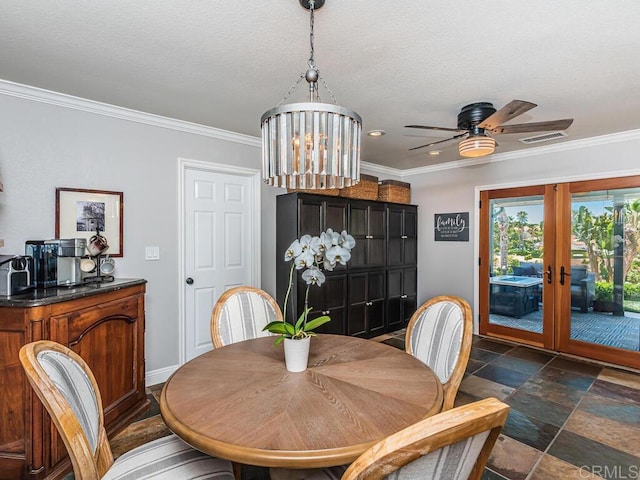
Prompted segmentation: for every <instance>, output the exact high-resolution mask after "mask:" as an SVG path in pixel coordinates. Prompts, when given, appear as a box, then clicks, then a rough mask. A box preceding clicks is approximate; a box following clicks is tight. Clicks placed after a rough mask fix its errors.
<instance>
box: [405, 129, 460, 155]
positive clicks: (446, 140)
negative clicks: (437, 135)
mask: <svg viewBox="0 0 640 480" xmlns="http://www.w3.org/2000/svg"><path fill="white" fill-rule="evenodd" d="M466 134H467V132H464V133H461V134H460V135H454V136H453V137H451V138H445V139H444V140H438V141H437V142H431V143H427V144H426V145H420V146H419V147H413V148H410V149H409V151H411V150H419V149H421V148H427V147H431V146H433V145H437V144H439V143H444V142H449V141H451V140H455V139H456V138H460V137H464V136H465V135H466Z"/></svg>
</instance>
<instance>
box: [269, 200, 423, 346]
mask: <svg viewBox="0 0 640 480" xmlns="http://www.w3.org/2000/svg"><path fill="white" fill-rule="evenodd" d="M276 221H277V238H276V248H277V262H276V290H277V300H278V303H279V304H280V305H281V306H282V302H283V300H284V297H285V294H286V291H287V287H288V283H289V274H290V272H291V270H290V269H291V263H290V262H285V261H284V260H283V254H284V252H285V250H286V249H287V247H288V246H289V245H290V244H291V242H293V241H294V240H295V239H296V238H300V237H301V236H302V235H305V234H309V235H318V234H320V232H322V231H325V230H326V229H328V228H331V229H333V230H334V231H337V232H341V231H342V230H347V231H348V232H349V234H351V235H352V236H353V237H354V238H355V240H356V246H355V247H354V249H353V250H352V251H351V260H350V261H349V263H348V264H347V266H346V267H345V266H341V265H338V266H337V267H336V269H335V270H334V271H333V272H325V275H326V278H327V279H326V283H325V284H323V285H322V286H321V287H320V288H318V287H317V286H315V285H314V286H311V288H310V290H309V302H308V304H309V306H310V307H312V308H313V310H312V311H311V313H310V316H311V318H315V317H317V316H320V315H323V314H324V315H329V316H330V317H331V322H329V323H327V324H325V325H323V326H322V327H321V328H320V329H318V330H317V331H318V332H320V333H337V334H345V335H355V336H361V337H365V338H369V337H374V336H377V335H380V334H382V333H385V332H388V331H391V330H397V329H399V328H402V327H403V326H405V325H406V323H407V321H408V319H409V318H410V317H411V315H412V314H413V312H414V311H415V309H416V302H417V266H416V263H417V239H418V237H417V207H416V206H414V205H401V204H393V203H385V202H377V201H368V200H358V199H350V198H343V197H331V196H323V195H316V194H308V193H289V194H285V195H280V196H278V197H277V214H276ZM305 293H306V284H305V282H304V281H303V280H302V279H301V274H300V273H299V272H294V287H293V289H292V292H291V302H290V305H289V307H288V312H287V318H288V319H289V321H292V320H293V318H294V317H295V318H297V317H298V315H299V314H300V313H301V312H302V311H303V309H304V298H305ZM291 305H295V311H293V312H292V311H291Z"/></svg>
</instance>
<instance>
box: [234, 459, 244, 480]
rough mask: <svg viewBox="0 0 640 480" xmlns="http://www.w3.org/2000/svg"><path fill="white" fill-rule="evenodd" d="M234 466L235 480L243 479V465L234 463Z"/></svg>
mask: <svg viewBox="0 0 640 480" xmlns="http://www.w3.org/2000/svg"><path fill="white" fill-rule="evenodd" d="M232 465H233V478H235V479H236V480H241V478H242V464H240V463H236V462H232Z"/></svg>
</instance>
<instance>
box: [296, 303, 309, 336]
mask: <svg viewBox="0 0 640 480" xmlns="http://www.w3.org/2000/svg"><path fill="white" fill-rule="evenodd" d="M310 311H311V307H308V308H307V309H306V310H305V311H304V312H302V313H301V314H300V318H298V321H297V322H296V332H299V331H300V330H301V329H302V324H303V323H304V319H305V318H306V317H307V315H309V312H310ZM305 330H306V329H305Z"/></svg>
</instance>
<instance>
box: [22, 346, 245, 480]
mask: <svg viewBox="0 0 640 480" xmlns="http://www.w3.org/2000/svg"><path fill="white" fill-rule="evenodd" d="M20 362H21V363H22V366H23V367H24V371H25V373H26V374H27V378H28V379H29V383H31V385H32V387H33V389H34V391H35V392H36V395H38V397H39V398H40V400H41V401H42V403H43V405H44V406H45V408H46V409H47V411H48V412H49V415H50V416H51V418H52V419H53V423H54V424H55V425H56V428H57V429H58V432H59V433H60V436H61V437H62V440H63V442H64V444H65V446H66V447H67V451H68V452H69V456H70V457H71V464H72V466H73V473H74V477H75V479H76V480H99V479H108V480H119V479H131V478H136V479H137V478H154V479H161V480H173V479H178V478H179V479H181V480H187V479H196V478H197V479H200V478H212V479H216V480H233V478H234V476H233V467H232V465H231V462H228V461H226V460H221V459H219V458H215V457H210V456H208V455H205V454H204V453H201V452H199V451H197V450H194V449H193V448H191V447H190V446H189V445H187V444H186V443H184V442H183V441H182V440H180V439H179V438H178V437H176V436H175V435H169V436H167V437H163V438H159V439H157V440H154V441H152V442H149V443H146V444H144V445H141V446H139V447H137V448H135V449H133V450H130V451H129V452H127V453H125V454H124V455H122V456H120V457H118V459H116V460H115V461H114V459H113V454H112V452H111V447H110V446H109V441H108V440H107V432H106V430H105V428H104V412H103V410H102V400H101V398H100V391H99V390H98V385H97V384H96V380H95V378H94V376H93V373H92V372H91V370H90V369H89V367H88V365H87V364H86V363H85V362H84V360H82V358H81V357H80V356H79V355H78V354H76V353H75V352H73V351H72V350H70V349H68V348H67V347H65V346H64V345H60V344H59V343H55V342H51V341H48V340H41V341H38V342H33V343H29V344H27V345H24V346H23V347H22V348H21V349H20Z"/></svg>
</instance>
